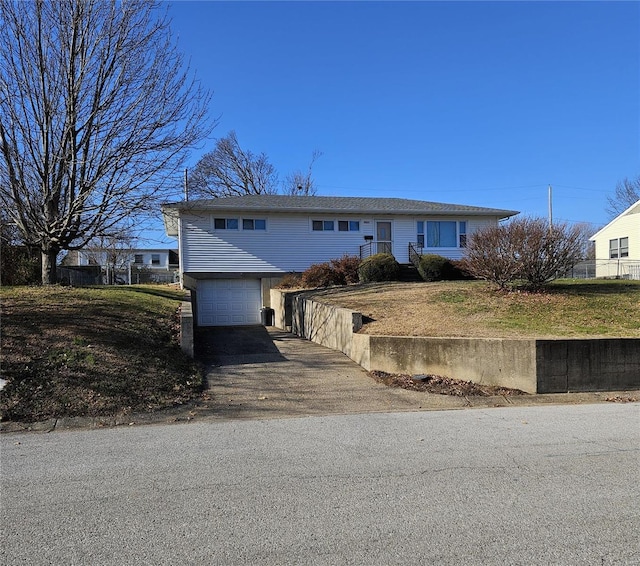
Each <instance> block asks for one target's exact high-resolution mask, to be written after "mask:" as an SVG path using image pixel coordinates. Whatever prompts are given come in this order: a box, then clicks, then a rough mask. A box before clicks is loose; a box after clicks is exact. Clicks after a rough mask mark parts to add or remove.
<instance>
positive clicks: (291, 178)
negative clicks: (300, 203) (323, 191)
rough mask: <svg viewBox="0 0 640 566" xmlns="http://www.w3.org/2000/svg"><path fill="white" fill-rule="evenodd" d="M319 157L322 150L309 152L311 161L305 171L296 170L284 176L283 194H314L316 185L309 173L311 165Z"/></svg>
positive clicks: (311, 168) (310, 172) (311, 169)
mask: <svg viewBox="0 0 640 566" xmlns="http://www.w3.org/2000/svg"><path fill="white" fill-rule="evenodd" d="M320 157H322V152H321V151H319V150H317V149H316V150H314V151H313V153H312V154H311V161H310V162H309V168H308V169H307V172H306V173H303V172H302V171H300V170H298V171H294V172H293V173H291V174H290V175H288V176H287V177H286V179H285V181H284V187H283V189H284V194H286V195H304V196H313V195H315V194H316V192H317V190H316V186H315V183H314V181H313V177H312V176H311V175H312V171H313V165H314V164H315V162H316V161H317V160H318V159H319V158H320Z"/></svg>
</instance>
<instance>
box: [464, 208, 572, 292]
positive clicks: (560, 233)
mask: <svg viewBox="0 0 640 566" xmlns="http://www.w3.org/2000/svg"><path fill="white" fill-rule="evenodd" d="M582 249H583V237H582V233H581V228H580V227H579V226H573V227H571V228H570V227H568V226H567V225H566V224H554V225H552V226H549V223H548V222H547V221H546V220H544V219H542V218H520V219H516V220H513V221H512V222H510V223H508V224H505V225H502V226H491V227H487V228H485V229H483V230H480V231H478V232H476V233H475V234H473V235H472V236H471V238H470V239H469V241H468V245H467V249H466V253H465V259H464V266H465V268H466V270H467V271H468V272H469V273H470V274H471V275H473V276H475V277H478V278H480V279H486V280H487V281H491V282H493V283H495V284H496V285H498V287H500V288H501V289H504V288H506V287H507V286H509V285H513V284H515V283H516V282H517V281H524V284H525V286H526V287H529V288H531V289H539V288H540V287H542V286H544V285H545V284H547V283H549V282H550V281H553V279H556V278H557V277H558V276H560V275H562V274H563V273H566V272H567V271H568V270H569V269H571V267H572V266H573V265H574V264H575V263H577V261H579V259H580V258H581V255H582Z"/></svg>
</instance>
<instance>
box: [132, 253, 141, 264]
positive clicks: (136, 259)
mask: <svg viewBox="0 0 640 566" xmlns="http://www.w3.org/2000/svg"><path fill="white" fill-rule="evenodd" d="M133 263H144V256H143V255H142V254H135V255H134V256H133Z"/></svg>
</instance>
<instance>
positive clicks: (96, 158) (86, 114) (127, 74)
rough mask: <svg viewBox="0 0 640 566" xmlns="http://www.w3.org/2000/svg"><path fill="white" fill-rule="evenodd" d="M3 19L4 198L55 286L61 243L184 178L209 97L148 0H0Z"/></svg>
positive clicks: (143, 204)
mask: <svg viewBox="0 0 640 566" xmlns="http://www.w3.org/2000/svg"><path fill="white" fill-rule="evenodd" d="M0 24H1V26H2V30H3V38H2V41H0V202H1V204H2V205H3V206H4V207H5V208H6V210H7V211H8V213H9V215H10V216H11V218H12V220H13V221H14V222H15V223H16V225H17V226H18V229H19V230H20V232H21V233H22V235H23V237H24V239H25V241H26V242H27V243H29V244H32V245H35V246H37V247H38V248H39V249H40V251H41V254H42V282H43V283H52V282H55V280H56V263H57V256H58V253H59V252H60V251H61V250H73V249H79V248H82V247H83V246H84V245H85V244H86V243H87V242H89V241H90V240H91V239H92V238H95V237H100V236H103V235H109V234H111V233H112V232H113V230H114V229H120V228H121V227H122V226H124V225H127V224H128V223H130V222H131V219H132V218H135V217H137V216H138V215H141V214H147V213H149V212H150V211H154V212H155V209H156V207H157V205H158V203H159V202H160V201H162V200H167V198H168V195H169V194H170V192H172V191H175V189H176V188H177V187H179V186H180V185H179V182H177V180H176V178H174V175H175V174H179V170H180V168H181V163H182V162H183V159H184V157H185V152H186V151H187V150H188V149H189V148H191V147H193V146H194V145H195V144H196V143H198V141H199V140H201V139H202V138H203V137H205V136H206V135H207V134H208V133H209V132H210V131H211V128H212V127H213V125H214V124H213V123H212V122H210V121H208V120H207V118H206V113H207V106H208V103H209V100H210V95H209V94H208V93H207V92H206V91H205V90H203V89H202V88H201V87H200V86H199V84H198V83H197V82H196V81H195V79H194V78H192V77H190V74H189V71H188V69H186V68H185V65H184V61H183V58H182V56H181V55H180V53H179V52H178V51H177V49H176V46H175V44H174V42H173V39H172V36H171V33H170V30H169V21H168V19H167V17H166V13H164V14H163V13H162V12H161V11H160V7H159V5H158V4H157V3H155V2H152V1H147V0H127V1H126V2H121V1H119V0H64V1H62V0H56V1H46V0H33V1H31V2H20V1H15V0H0Z"/></svg>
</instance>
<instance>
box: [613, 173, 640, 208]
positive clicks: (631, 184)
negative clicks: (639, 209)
mask: <svg viewBox="0 0 640 566" xmlns="http://www.w3.org/2000/svg"><path fill="white" fill-rule="evenodd" d="M639 200H640V175H637V176H636V178H635V179H628V178H627V177H625V178H624V179H623V180H622V181H619V182H618V184H617V185H616V189H615V191H614V193H613V195H610V196H608V197H607V208H606V211H607V214H609V216H610V217H611V218H615V217H616V216H618V215H619V214H621V213H623V212H624V211H625V210H627V208H629V207H630V206H631V205H632V204H635V203H636V202H638V201H639Z"/></svg>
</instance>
